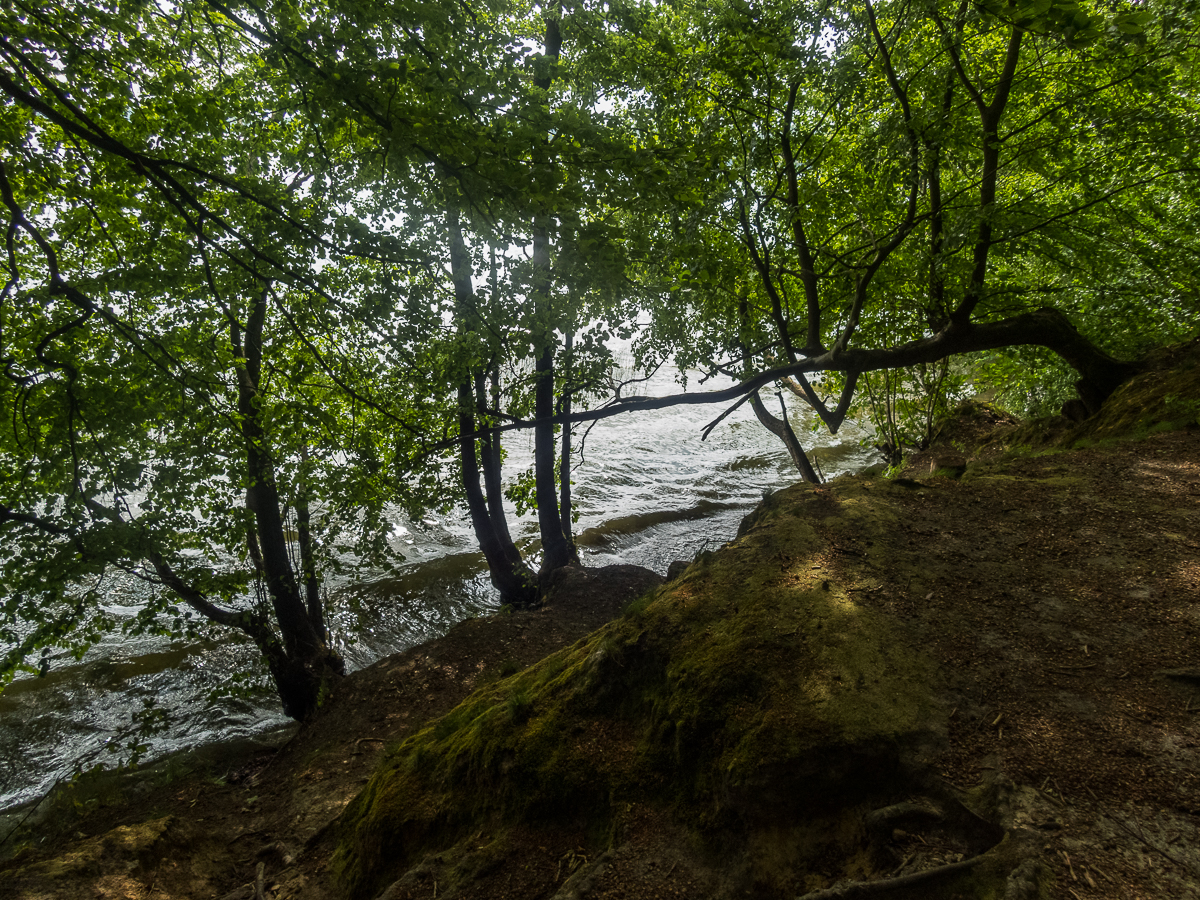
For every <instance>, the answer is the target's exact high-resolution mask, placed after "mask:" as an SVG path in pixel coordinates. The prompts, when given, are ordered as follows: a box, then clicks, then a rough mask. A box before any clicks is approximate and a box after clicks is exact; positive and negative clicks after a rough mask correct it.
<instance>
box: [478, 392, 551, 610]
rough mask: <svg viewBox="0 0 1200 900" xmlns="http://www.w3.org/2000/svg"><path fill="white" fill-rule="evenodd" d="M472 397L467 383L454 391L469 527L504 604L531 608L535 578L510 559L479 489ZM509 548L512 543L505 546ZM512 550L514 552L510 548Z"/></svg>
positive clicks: (523, 565) (533, 602) (534, 591)
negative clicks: (455, 394)
mask: <svg viewBox="0 0 1200 900" xmlns="http://www.w3.org/2000/svg"><path fill="white" fill-rule="evenodd" d="M473 400H474V395H473V392H472V390H471V385H470V384H469V383H464V384H462V385H460V386H459V388H458V433H459V435H460V438H459V455H460V459H461V462H462V469H461V474H462V485H463V490H464V491H465V493H466V496H467V511H468V512H469V513H470V516H471V527H472V528H473V529H474V530H475V539H476V540H477V541H479V549H480V550H482V551H483V556H484V559H486V560H487V564H488V571H489V572H490V573H491V578H492V584H493V585H495V587H496V590H498V591H499V592H500V597H501V599H502V600H503V601H504V602H505V603H511V604H512V605H514V606H532V605H533V604H535V603H537V601H538V586H537V576H536V575H534V573H533V571H532V570H531V569H530V568H529V566H527V565H526V564H525V563H524V561H523V560H521V558H520V554H516V559H515V560H514V559H513V557H512V556H511V555H510V553H509V551H508V548H506V546H505V542H504V541H503V540H501V538H500V536H499V534H498V533H497V530H496V525H495V522H494V521H493V519H492V516H491V515H490V514H489V513H488V503H487V499H486V498H485V497H484V495H483V489H482V488H481V487H480V485H479V460H478V457H477V455H476V453H475V437H474V431H475V416H474V415H473V413H472V409H473V407H474V402H473ZM507 544H508V546H509V547H511V546H512V541H508V542H507ZM513 549H514V550H515V548H513Z"/></svg>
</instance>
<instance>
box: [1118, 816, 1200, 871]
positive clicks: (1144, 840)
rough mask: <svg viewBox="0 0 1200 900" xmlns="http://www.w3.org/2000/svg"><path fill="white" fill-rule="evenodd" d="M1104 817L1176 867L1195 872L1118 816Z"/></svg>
mask: <svg viewBox="0 0 1200 900" xmlns="http://www.w3.org/2000/svg"><path fill="white" fill-rule="evenodd" d="M1104 815H1106V816H1108V818H1109V819H1111V820H1112V821H1113V822H1115V823H1116V824H1117V825H1119V826H1120V827H1121V828H1122V829H1123V830H1124V831H1125V832H1126V833H1128V834H1131V835H1133V836H1134V837H1135V838H1137V839H1138V840H1139V841H1141V842H1142V843H1143V844H1145V845H1146V846H1147V847H1149V848H1150V849H1151V850H1154V851H1156V852H1158V853H1161V854H1162V855H1163V856H1165V857H1166V858H1167V859H1169V860H1170V861H1171V862H1173V863H1175V865H1177V866H1179V867H1180V868H1181V869H1183V870H1185V871H1192V872H1194V871H1195V870H1194V869H1192V867H1191V866H1189V865H1188V864H1187V863H1185V862H1183V861H1181V860H1178V859H1176V858H1175V857H1174V856H1172V855H1171V854H1170V853H1168V852H1167V851H1166V850H1164V849H1163V848H1162V847H1159V846H1158V845H1157V844H1152V843H1150V840H1149V839H1148V838H1147V837H1146V836H1145V835H1144V834H1139V833H1138V832H1137V831H1134V830H1133V829H1132V828H1130V827H1129V826H1128V825H1126V824H1125V823H1124V822H1122V821H1121V820H1120V819H1118V818H1117V817H1116V816H1113V815H1109V814H1108V813H1104ZM1135 821H1136V820H1135ZM1140 830H1141V826H1139V831H1140Z"/></svg>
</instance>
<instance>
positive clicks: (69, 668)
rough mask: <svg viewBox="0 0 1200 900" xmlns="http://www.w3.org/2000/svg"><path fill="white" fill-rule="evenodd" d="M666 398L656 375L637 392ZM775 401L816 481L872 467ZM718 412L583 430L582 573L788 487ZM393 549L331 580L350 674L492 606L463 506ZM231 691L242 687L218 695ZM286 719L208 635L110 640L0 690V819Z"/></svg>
mask: <svg viewBox="0 0 1200 900" xmlns="http://www.w3.org/2000/svg"><path fill="white" fill-rule="evenodd" d="M674 389H675V386H674V385H673V384H672V383H671V379H670V377H669V376H666V375H660V376H657V377H656V378H655V379H654V380H653V381H651V382H650V383H649V384H647V385H646V386H644V387H643V388H642V390H644V391H645V392H646V393H649V394H664V393H668V392H671V391H672V390H674ZM764 399H767V398H766V397H764ZM772 399H773V398H772ZM787 399H788V403H789V407H790V410H789V412H790V417H791V419H792V423H793V427H795V428H796V430H797V433H798V434H799V435H800V438H801V441H802V443H804V444H805V446H806V447H807V448H810V449H811V453H810V455H811V457H812V458H813V459H814V460H815V461H816V463H817V464H818V465H819V466H820V468H821V470H822V471H823V473H824V475H825V477H826V478H832V477H835V476H836V475H838V474H841V473H844V472H848V471H855V470H857V469H859V468H861V467H863V466H865V465H868V464H870V463H872V462H875V461H876V458H877V457H876V454H875V453H874V452H873V451H871V450H868V449H864V448H863V447H862V446H860V443H861V442H862V441H863V440H864V438H865V437H866V434H865V433H864V431H863V429H862V428H860V427H859V426H857V425H855V424H854V423H852V422H847V423H846V424H845V425H844V426H843V428H842V430H841V432H840V433H839V434H838V435H836V436H830V435H829V434H828V433H827V432H825V431H823V430H822V431H820V432H816V433H814V431H813V429H812V426H813V423H814V418H815V417H813V416H812V415H811V413H810V412H809V411H808V410H807V408H806V407H805V406H804V405H803V404H802V403H801V402H800V401H799V400H797V399H796V398H794V397H788V398H787ZM722 410H723V407H722V406H720V405H717V406H692V407H676V408H674V409H667V410H660V411H656V412H645V413H628V414H625V415H622V416H618V417H614V418H612V419H608V420H605V421H602V422H600V423H598V424H597V425H596V426H595V427H594V428H593V429H592V430H591V432H590V433H589V434H588V436H587V439H586V441H585V442H584V445H583V456H582V459H581V461H580V462H579V464H578V466H577V468H576V470H575V471H574V473H573V481H574V484H575V486H574V502H575V506H576V509H577V512H578V514H579V519H578V522H577V523H576V534H577V541H578V544H579V551H580V557H581V560H582V562H583V564H584V565H587V566H603V565H609V564H612V563H618V562H624V563H635V564H638V565H642V566H646V567H648V568H650V569H654V570H655V571H657V572H660V573H665V572H666V569H667V566H668V565H669V564H670V563H671V562H672V561H673V560H676V559H687V560H690V559H691V558H692V557H693V556H694V555H695V554H696V553H698V552H699V551H701V550H703V549H705V548H709V549H715V548H716V547H719V546H720V545H721V544H723V543H724V542H726V541H728V540H730V539H731V538H732V537H733V536H734V534H735V533H736V531H737V526H738V523H739V521H740V520H741V519H742V517H743V516H745V515H746V514H747V513H748V512H749V511H750V510H751V509H752V508H753V507H754V506H755V505H756V504H757V503H758V502H759V501H760V500H761V499H762V495H763V492H764V491H767V490H776V489H778V488H780V487H784V486H786V485H789V484H792V483H793V482H795V481H797V480H799V476H798V474H797V472H796V470H795V467H794V466H793V465H792V463H791V461H790V459H789V458H788V456H787V453H786V451H785V450H784V448H783V445H782V443H780V441H779V440H778V439H777V438H775V437H774V436H773V435H771V434H770V433H768V432H767V431H766V430H765V429H764V428H762V427H761V426H760V425H758V423H757V422H756V421H755V420H754V417H753V414H752V413H751V412H750V411H749V409H748V408H747V407H745V406H743V407H742V408H741V409H739V410H738V411H737V412H735V413H734V414H733V415H731V416H730V417H729V418H728V419H726V420H725V421H724V422H722V423H721V425H719V426H718V427H717V429H716V430H715V431H714V432H713V433H712V434H711V435H710V436H709V438H708V440H707V441H704V442H702V441H701V440H700V433H701V429H702V428H703V426H704V425H705V424H707V423H708V422H709V421H711V420H712V419H713V418H715V417H716V416H717V415H719V414H720V412H721V411H722ZM506 440H507V444H506V449H507V450H508V453H509V457H508V461H507V463H506V468H505V474H506V476H508V477H513V476H515V475H516V474H517V473H519V472H521V471H523V470H524V469H525V468H526V467H527V466H528V465H529V459H530V457H531V456H532V452H531V451H532V440H533V439H532V435H531V434H525V435H518V436H515V437H513V436H509V437H507V439H506ZM814 445H815V446H814ZM509 521H510V526H511V527H512V531H513V536H514V538H515V539H516V541H517V543H518V544H521V545H523V546H525V547H528V546H529V545H531V544H533V543H534V542H535V540H536V537H537V523H536V518H535V516H534V515H533V514H527V515H526V516H524V517H522V518H521V519H516V518H515V517H514V516H513V515H512V511H511V510H510V520H509ZM393 543H394V546H395V548H396V549H398V550H400V551H401V552H402V553H404V555H405V557H406V561H405V563H404V564H403V565H402V566H401V567H400V570H399V574H395V573H393V574H389V575H388V576H387V577H384V576H383V575H382V573H381V574H380V576H379V577H377V578H375V579H373V580H372V579H370V578H367V579H365V580H361V581H358V582H356V583H353V584H341V585H338V584H334V585H333V590H332V592H331V600H332V601H333V602H332V607H333V608H332V613H331V634H332V638H331V640H332V641H333V642H334V643H335V645H336V646H337V647H338V649H339V650H340V651H341V652H342V654H343V655H344V656H345V658H346V660H347V664H348V667H349V668H350V669H352V670H353V669H358V668H362V667H364V666H367V665H370V664H371V663H373V662H375V661H376V660H378V659H380V658H382V657H384V656H387V655H389V654H393V653H397V652H400V651H403V650H406V649H408V648H410V647H412V646H415V645H416V644H419V643H421V642H423V641H426V640H429V639H430V638H433V637H437V636H439V635H442V634H445V633H446V631H448V630H449V629H450V628H451V627H452V626H453V625H454V624H455V623H457V622H460V621H462V620H463V619H465V618H468V617H470V616H475V615H481V614H483V615H486V614H488V613H491V612H494V611H495V610H497V609H498V608H499V600H498V598H497V595H496V593H495V591H494V590H493V588H492V587H491V585H490V583H489V581H488V578H487V574H486V568H485V566H484V563H483V558H482V556H481V555H480V554H479V552H478V550H477V549H476V546H475V540H474V537H473V535H472V533H471V529H470V525H469V523H468V521H467V519H466V515H465V511H459V512H458V513H456V514H453V515H449V516H434V517H430V518H427V519H426V520H424V521H422V522H418V523H414V522H409V521H407V520H404V519H402V518H400V517H397V519H396V521H395V530H394V536H393ZM108 588H109V592H108V593H107V594H106V608H107V610H108V611H109V612H110V613H111V614H112V615H114V616H115V617H117V618H118V619H119V620H120V619H130V620H131V619H132V617H134V616H135V615H136V614H137V611H138V609H139V608H140V606H141V603H142V602H143V601H144V598H145V594H144V590H145V588H144V586H142V585H140V584H139V583H137V582H136V581H133V580H132V579H128V580H122V579H114V580H112V581H111V582H110V583H109V585H108ZM236 684H244V685H245V686H246V687H247V688H249V689H250V690H249V692H248V693H247V692H246V691H243V692H242V693H241V695H234V696H231V695H230V691H229V688H230V687H231V686H233V685H236ZM147 704H151V705H152V706H153V707H155V708H157V709H160V710H162V711H163V712H164V713H165V716H166V719H165V723H164V724H165V727H163V728H162V730H160V731H158V732H157V733H155V734H150V735H146V736H144V737H142V738H140V739H137V738H135V733H136V730H135V728H134V719H135V716H137V715H138V714H140V713H142V714H144V710H146V709H147V708H148V706H147ZM286 722H287V719H285V718H284V716H283V715H282V713H281V712H280V711H279V708H278V703H277V700H276V698H275V697H274V695H273V694H272V693H271V692H270V686H269V682H268V680H267V678H266V676H265V671H264V668H263V666H262V665H261V663H260V662H259V660H258V657H257V654H256V652H255V650H254V648H253V647H252V646H251V645H249V644H248V643H247V642H246V641H244V640H239V639H238V638H237V636H235V635H232V634H229V633H227V632H222V631H220V630H217V629H213V630H212V631H211V632H210V633H209V634H208V636H207V638H206V639H205V640H203V641H193V642H172V641H170V640H168V639H165V638H160V637H148V636H141V637H130V636H126V635H121V634H119V633H116V634H113V635H110V636H108V637H106V638H105V639H104V640H103V641H102V642H101V643H100V644H98V645H97V646H95V647H93V648H92V649H91V650H90V651H89V652H88V654H87V655H86V656H85V657H84V659H83V660H81V661H79V662H75V661H73V660H70V659H69V658H67V659H62V660H57V659H56V660H54V662H53V664H52V666H51V668H50V671H49V673H48V674H47V675H46V676H45V677H42V678H32V677H31V678H25V679H23V680H19V681H17V682H14V683H13V684H12V685H10V686H9V687H8V688H7V689H6V690H5V691H4V693H3V694H0V812H3V811H4V810H11V809H13V808H14V807H17V806H20V805H22V804H26V803H28V802H30V801H32V800H35V799H37V798H39V797H41V796H42V795H43V794H44V793H45V792H46V791H47V790H49V789H50V788H51V787H52V786H53V785H54V784H55V782H56V781H58V780H59V779H63V778H69V777H70V776H71V774H72V773H73V772H75V771H78V770H81V769H88V768H91V767H92V766H95V765H101V766H105V767H111V766H114V765H118V764H120V763H122V762H123V761H125V760H127V759H128V758H129V756H130V750H129V747H128V744H129V743H130V742H131V741H134V740H135V739H136V740H140V742H141V743H142V744H143V745H144V750H143V753H142V757H141V758H142V762H148V761H151V760H154V759H157V758H161V757H164V756H166V755H169V754H172V753H175V752H178V751H183V750H190V749H194V748H196V747H198V746H202V745H206V744H211V743H214V742H218V741H226V740H232V739H239V738H252V737H254V736H256V735H262V734H264V733H266V732H268V731H271V730H274V729H277V728H278V727H279V726H280V725H282V724H285V723H286ZM114 751H115V752H114Z"/></svg>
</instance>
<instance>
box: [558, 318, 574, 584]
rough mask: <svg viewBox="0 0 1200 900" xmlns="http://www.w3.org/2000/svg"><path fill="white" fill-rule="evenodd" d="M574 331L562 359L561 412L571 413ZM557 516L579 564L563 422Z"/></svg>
mask: <svg viewBox="0 0 1200 900" xmlns="http://www.w3.org/2000/svg"><path fill="white" fill-rule="evenodd" d="M574 337H575V336H574V333H573V332H572V331H571V330H570V329H568V330H567V336H566V346H565V348H564V349H565V351H566V352H565V354H564V359H565V360H566V365H567V373H566V378H564V379H563V386H562V412H563V413H565V414H566V415H568V416H569V415H570V414H571V350H572V349H573V347H572V345H573V343H574ZM558 518H559V523H560V525H561V527H562V533H563V537H564V538H566V541H567V545H568V547H569V548H570V552H571V564H572V565H578V564H579V550H578V548H576V546H575V541H574V539H573V538H572V536H571V530H572V529H571V525H572V522H571V519H572V516H571V423H570V422H564V423H563V426H562V456H561V457H560V459H559V464H558Z"/></svg>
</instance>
